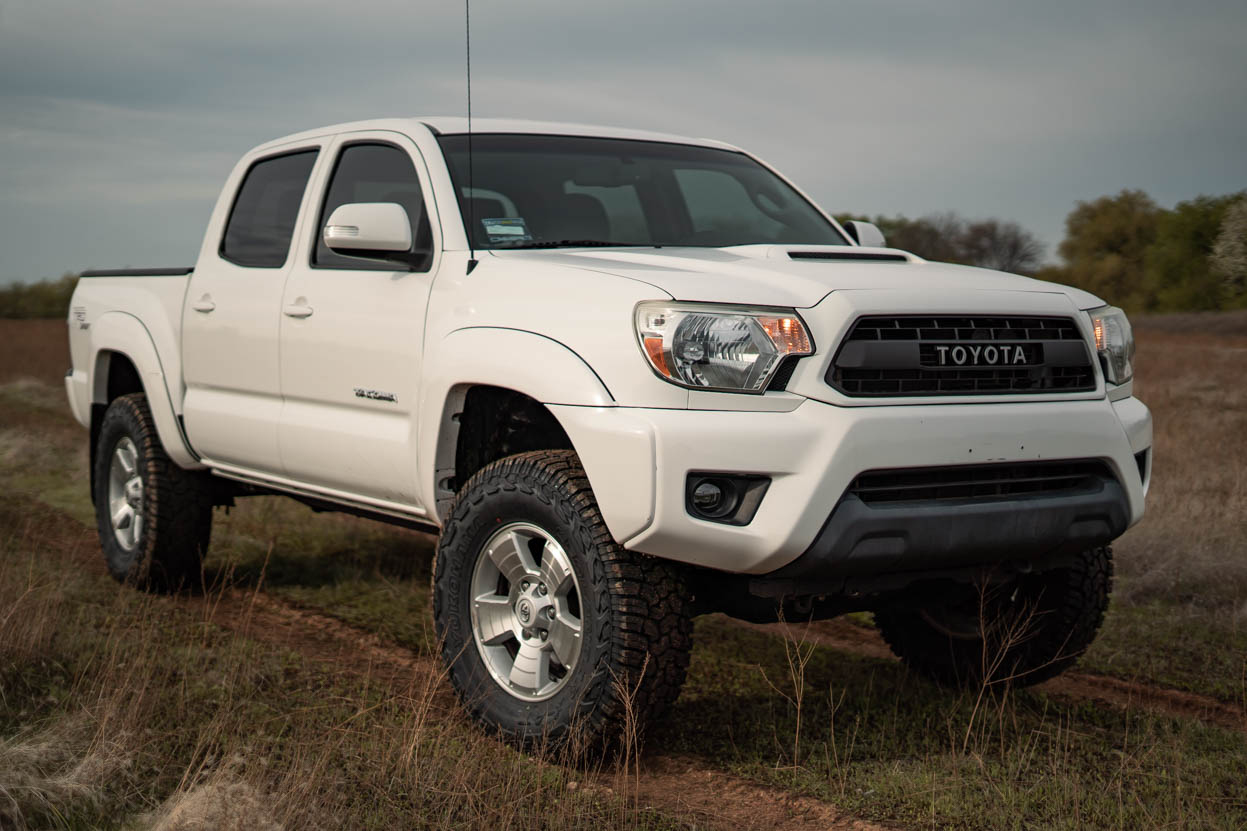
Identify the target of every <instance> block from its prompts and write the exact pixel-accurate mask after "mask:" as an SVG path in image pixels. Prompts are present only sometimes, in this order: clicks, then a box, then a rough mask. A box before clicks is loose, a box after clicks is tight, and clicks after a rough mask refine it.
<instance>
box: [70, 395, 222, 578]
mask: <svg viewBox="0 0 1247 831" xmlns="http://www.w3.org/2000/svg"><path fill="white" fill-rule="evenodd" d="M94 464H95V470H94V474H95V475H94V485H95V493H94V497H95V515H96V520H97V525H98V528H99V534H100V547H101V548H102V549H103V551H104V560H105V562H106V563H107V565H108V571H109V573H110V574H112V576H113V577H115V578H116V579H117V580H119V581H121V582H123V583H129V584H131V585H135V586H139V587H140V588H145V589H154V590H161V591H168V590H173V589H178V588H184V587H187V586H189V585H191V584H193V583H194V582H195V581H196V580H197V579H198V578H199V566H200V562H201V560H202V558H203V554H204V552H205V551H206V550H207V548H208V539H209V536H210V534H211V531H212V499H211V495H210V493H209V490H208V488H207V487H206V485H205V484H204V480H203V478H202V476H201V475H200V474H195V473H192V472H190V471H186V470H182V468H180V467H178V466H177V465H176V464H175V463H174V462H173V461H172V460H171V459H170V458H169V456H168V454H166V453H165V451H164V447H163V446H162V445H161V444H160V437H159V436H157V435H156V427H155V423H154V422H153V421H152V414H151V411H150V410H149V409H148V407H147V398H146V396H144V395H143V394H142V393H132V394H130V395H123V396H121V397H120V398H117V399H115V400H114V401H113V402H112V403H111V404H109V405H108V410H106V411H105V413H104V418H103V420H102V421H101V422H100V430H99V437H98V439H97V443H96V446H95V460H94Z"/></svg>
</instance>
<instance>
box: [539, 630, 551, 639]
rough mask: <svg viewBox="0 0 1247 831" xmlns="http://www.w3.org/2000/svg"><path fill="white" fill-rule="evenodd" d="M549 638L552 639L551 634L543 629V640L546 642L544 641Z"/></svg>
mask: <svg viewBox="0 0 1247 831" xmlns="http://www.w3.org/2000/svg"><path fill="white" fill-rule="evenodd" d="M548 637H550V633H549V632H547V631H546V630H544V629H542V630H541V639H542V640H543V641H544V640H545V639H546V638H548Z"/></svg>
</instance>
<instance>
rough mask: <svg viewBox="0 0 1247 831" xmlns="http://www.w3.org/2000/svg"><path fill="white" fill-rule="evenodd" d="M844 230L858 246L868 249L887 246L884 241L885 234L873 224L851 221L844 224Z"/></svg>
mask: <svg viewBox="0 0 1247 831" xmlns="http://www.w3.org/2000/svg"><path fill="white" fill-rule="evenodd" d="M844 230H846V231H848V232H849V236H851V237H852V238H853V239H854V241H856V242H857V244H858V245H864V246H866V247H867V248H884V247H886V246H887V243H886V242H885V241H884V239H883V232H882V231H880V230H879V228H878V226H876V225H875V224H874V223H873V222H862V221H860V220H857V219H850V220H849V221H848V222H845V223H844Z"/></svg>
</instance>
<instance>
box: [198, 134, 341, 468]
mask: <svg viewBox="0 0 1247 831" xmlns="http://www.w3.org/2000/svg"><path fill="white" fill-rule="evenodd" d="M320 150H321V148H320V146H319V144H318V143H309V144H303V145H300V146H294V147H290V148H286V149H282V150H277V151H274V150H269V151H267V152H266V153H262V154H257V155H256V157H255V158H254V159H252V160H250V163H247V161H246V160H244V162H243V163H242V164H240V165H239V166H238V170H237V171H236V172H235V174H234V176H233V177H231V180H230V181H229V182H227V183H226V186H225V189H224V190H223V191H222V196H221V201H220V202H219V203H218V205H217V207H216V210H214V212H213V216H212V219H211V221H210V222H209V227H208V231H207V233H206V234H205V238H204V245H203V249H202V250H201V251H200V255H199V260H198V262H197V264H196V266H195V271H194V272H193V273H192V274H191V279H190V284H189V286H188V288H187V294H186V300H185V306H184V308H183V310H182V370H183V375H184V378H185V383H186V394H185V397H184V399H183V414H182V415H183V419H184V422H185V427H186V434H187V437H188V438H189V439H190V442H191V446H192V447H194V448H195V450H196V452H197V453H199V454H200V455H201V456H203V457H204V458H205V459H206V460H208V461H210V462H215V463H223V465H225V466H232V467H238V468H245V469H248V470H258V471H264V472H267V473H270V474H280V473H281V471H282V465H281V458H280V454H279V451H278V444H277V425H278V421H279V419H280V414H281V375H280V371H279V352H278V348H279V343H278V334H279V328H278V321H279V320H280V319H281V298H282V291H283V290H284V288H285V283H286V277H287V275H288V274H289V273H290V264H291V256H290V250H291V246H292V243H293V240H294V238H295V231H296V230H297V228H296V226H297V223H298V219H299V216H300V206H301V205H302V203H303V201H304V198H305V193H306V191H307V184H308V181H309V179H310V178H311V175H312V171H313V168H314V167H315V166H316V161H317V158H318V156H319V154H320ZM239 171H241V172H239Z"/></svg>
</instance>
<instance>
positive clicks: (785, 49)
mask: <svg viewBox="0 0 1247 831" xmlns="http://www.w3.org/2000/svg"><path fill="white" fill-rule="evenodd" d="M0 2H2V0H0ZM462 12H463V8H462V6H461V5H459V4H457V3H445V2H442V3H425V4H413V3H411V2H401V1H400V0H356V2H353V3H350V4H344V3H341V2H340V0H263V1H262V0H249V2H241V0H225V2H215V3H211V4H205V3H202V2H194V3H192V2H183V1H182V0H176V1H175V0H96V2H87V1H86V0H79V1H78V2H70V0H16V1H15V2H12V1H11V2H8V3H4V4H3V5H0V112H3V113H4V115H3V118H0V251H3V252H4V254H3V257H2V258H0V282H5V281H7V280H12V279H37V278H40V277H45V276H49V275H54V274H57V273H60V272H61V271H65V270H71V269H78V268H83V267H87V266H104V265H124V264H130V265H155V264H178V263H190V262H192V261H193V260H194V257H195V255H196V253H197V251H198V246H199V238H200V234H201V233H202V224H203V222H204V221H205V219H206V217H207V215H208V213H209V211H210V210H211V206H212V202H213V199H214V197H215V195H216V192H217V190H218V188H219V186H220V184H221V182H222V180H223V179H224V177H225V175H226V174H227V173H228V171H229V168H230V166H231V165H232V163H233V161H234V160H235V159H236V158H237V156H238V155H239V154H241V153H242V152H243V151H244V150H246V149H247V148H248V147H250V146H252V145H254V144H257V143H259V142H261V141H265V140H268V139H271V138H275V137H277V136H279V135H282V134H285V133H289V132H293V131H296V130H301V129H305V128H308V127H313V126H317V125H320V124H327V123H335V122H340V121H348V120H352V119H357V118H367V117H373V116H382V115H415V114H420V113H430V114H432V113H461V112H462V111H463V106H464V100H463V96H464V78H463V16H462ZM473 36H474V42H473V72H474V89H473V97H474V109H475V111H476V112H477V113H478V114H480V115H501V116H522V117H529V118H549V119H555V120H565V121H568V120H569V121H588V122H596V123H607V124H619V125H625V126H636V127H644V128H650V129H657V130H663V131H667V132H677V133H686V134H693V135H706V136H712V137H715V138H722V139H724V140H726V141H730V142H733V143H735V144H739V145H742V146H744V147H746V148H748V149H750V150H752V151H754V152H757V153H758V154H759V155H762V156H763V157H765V158H766V159H768V161H771V162H772V163H774V164H776V165H777V166H778V167H779V168H780V169H782V170H784V171H785V172H786V173H787V174H789V175H790V176H792V177H793V178H794V179H795V180H797V181H798V182H799V183H800V184H801V185H802V186H803V187H805V188H806V189H807V190H808V191H810V192H811V193H812V195H814V196H815V198H817V199H818V200H819V201H821V202H822V203H823V204H824V205H826V206H827V207H828V208H830V209H832V210H855V211H863V212H869V213H907V214H911V215H913V214H921V213H924V212H929V211H938V210H948V209H951V210H957V211H959V212H961V213H963V214H966V215H969V216H989V215H994V216H1001V217H1005V218H1011V219H1015V220H1018V221H1020V222H1021V223H1022V224H1023V225H1025V226H1027V227H1029V228H1031V229H1032V230H1034V231H1035V232H1037V233H1039V234H1040V235H1041V236H1043V237H1044V238H1045V239H1046V240H1047V241H1048V242H1049V243H1050V244H1051V243H1055V242H1056V241H1058V240H1059V239H1060V236H1061V234H1062V222H1063V218H1064V216H1065V214H1066V213H1067V212H1068V211H1069V210H1070V209H1071V208H1072V206H1073V203H1074V201H1075V200H1078V199H1087V198H1093V197H1095V196H1098V195H1100V194H1102V193H1108V192H1115V191H1116V190H1119V189H1121V188H1123V187H1141V188H1144V189H1146V190H1148V191H1149V192H1150V193H1152V194H1153V195H1154V196H1155V197H1156V198H1157V199H1159V200H1160V201H1162V202H1173V201H1175V200H1178V199H1183V198H1189V197H1191V196H1193V195H1195V194H1197V193H1200V192H1211V193H1225V192H1229V191H1233V190H1237V189H1240V188H1242V187H1244V186H1245V185H1247V153H1244V152H1243V150H1242V148H1243V147H1247V114H1245V113H1244V110H1243V107H1242V98H1243V90H1244V89H1247V63H1245V62H1243V61H1242V59H1241V44H1242V43H1244V42H1247V9H1245V8H1244V7H1243V6H1242V3H1241V0H1234V2H1193V3H1188V4H1185V5H1182V6H1178V5H1176V4H1173V3H1170V2H1156V0H1139V2H1119V0H1089V1H1088V2H1067V0H1055V1H1054V2H1048V3H1043V4H1037V3H1023V2H1019V0H1008V2H987V0H982V2H980V1H979V0H974V2H960V3H943V4H935V3H929V2H921V0H874V1H873V2H861V1H859V0H849V2H842V3H836V4H830V3H826V2H807V1H805V0H798V1H795V2H775V3H770V4H745V3H723V2H711V1H710V0H690V1H689V2H682V3H678V4H673V3H669V2H668V3H659V2H635V3H631V4H620V3H618V2H612V3H606V2H583V3H578V4H571V3H566V2H553V1H552V0H531V1H530V2H527V3H503V2H499V0H476V2H475V3H474V4H473Z"/></svg>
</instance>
